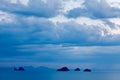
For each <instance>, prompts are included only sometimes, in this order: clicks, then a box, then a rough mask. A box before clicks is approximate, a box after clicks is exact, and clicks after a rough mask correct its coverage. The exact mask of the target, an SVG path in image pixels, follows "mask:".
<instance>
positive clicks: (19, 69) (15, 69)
mask: <svg viewBox="0 0 120 80" xmlns="http://www.w3.org/2000/svg"><path fill="white" fill-rule="evenodd" d="M14 71H25V69H24V68H23V67H19V68H18V69H17V68H16V67H14Z"/></svg>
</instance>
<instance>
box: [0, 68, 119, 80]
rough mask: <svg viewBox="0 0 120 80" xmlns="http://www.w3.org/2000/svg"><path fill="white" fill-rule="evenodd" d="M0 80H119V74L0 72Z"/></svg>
mask: <svg viewBox="0 0 120 80" xmlns="http://www.w3.org/2000/svg"><path fill="white" fill-rule="evenodd" d="M0 80H120V72H79V71H78V72H75V71H68V72H58V71H54V70H53V71H0Z"/></svg>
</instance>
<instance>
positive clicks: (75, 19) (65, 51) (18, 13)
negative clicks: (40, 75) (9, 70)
mask: <svg viewBox="0 0 120 80" xmlns="http://www.w3.org/2000/svg"><path fill="white" fill-rule="evenodd" d="M18 65H32V66H41V65H42V66H49V67H59V66H63V65H64V66H70V67H76V66H80V67H91V68H96V67H97V68H108V66H111V67H110V68H115V69H119V68H120V1H119V0H0V66H18Z"/></svg>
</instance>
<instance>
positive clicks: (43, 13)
mask: <svg viewBox="0 0 120 80" xmlns="http://www.w3.org/2000/svg"><path fill="white" fill-rule="evenodd" d="M6 5H7V6H6ZM60 5H61V2H60V1H56V0H52V1H49V0H47V1H46V2H43V1H42V0H29V2H28V5H26V6H25V5H23V4H21V3H20V2H18V3H17V4H13V3H11V2H10V1H7V0H1V3H0V9H1V10H2V11H6V12H11V13H15V14H18V15H23V16H36V17H46V18H47V17H53V16H55V15H57V14H58V13H59V9H60Z"/></svg>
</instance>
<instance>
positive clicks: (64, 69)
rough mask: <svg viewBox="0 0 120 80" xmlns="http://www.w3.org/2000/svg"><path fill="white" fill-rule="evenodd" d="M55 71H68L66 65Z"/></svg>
mask: <svg viewBox="0 0 120 80" xmlns="http://www.w3.org/2000/svg"><path fill="white" fill-rule="evenodd" d="M57 71H70V70H69V69H68V68H67V67H62V68H60V69H57Z"/></svg>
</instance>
